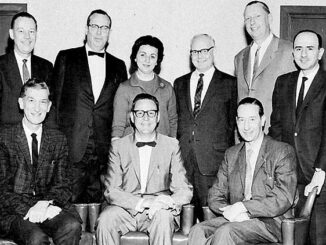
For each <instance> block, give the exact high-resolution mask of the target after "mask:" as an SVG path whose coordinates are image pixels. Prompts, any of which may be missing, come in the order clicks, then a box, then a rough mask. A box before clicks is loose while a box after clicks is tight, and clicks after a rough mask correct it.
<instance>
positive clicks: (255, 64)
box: [251, 46, 260, 80]
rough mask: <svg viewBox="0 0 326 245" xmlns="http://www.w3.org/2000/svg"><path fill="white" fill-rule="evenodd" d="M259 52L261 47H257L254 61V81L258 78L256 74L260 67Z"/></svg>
mask: <svg viewBox="0 0 326 245" xmlns="http://www.w3.org/2000/svg"><path fill="white" fill-rule="evenodd" d="M259 50H260V47H259V46H258V47H257V50H256V53H255V60H254V68H253V72H252V79H251V80H253V79H254V77H255V76H256V73H257V71H258V67H259Z"/></svg>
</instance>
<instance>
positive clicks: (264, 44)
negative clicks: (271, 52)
mask: <svg viewBox="0 0 326 245" xmlns="http://www.w3.org/2000/svg"><path fill="white" fill-rule="evenodd" d="M272 39H273V34H272V33H271V32H270V33H269V35H268V37H267V38H266V39H265V40H264V41H263V42H262V43H261V45H260V48H261V49H262V50H265V49H267V47H268V45H269V44H270V43H271V41H272ZM252 48H253V49H254V50H256V49H257V48H258V44H257V43H256V42H255V41H253V43H252Z"/></svg>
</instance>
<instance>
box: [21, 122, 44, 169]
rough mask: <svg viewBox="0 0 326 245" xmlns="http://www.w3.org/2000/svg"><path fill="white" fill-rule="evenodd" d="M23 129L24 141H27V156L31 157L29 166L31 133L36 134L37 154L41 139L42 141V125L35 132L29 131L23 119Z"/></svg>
mask: <svg viewBox="0 0 326 245" xmlns="http://www.w3.org/2000/svg"><path fill="white" fill-rule="evenodd" d="M23 129H24V132H25V135H26V139H27V143H28V149H29V154H30V156H31V164H32V163H33V162H32V140H33V138H32V136H31V135H32V133H34V134H36V139H37V150H38V152H40V146H41V139H42V125H41V127H40V128H39V129H38V130H36V131H35V132H33V131H31V130H30V129H29V128H28V127H27V126H26V125H25V122H24V119H23Z"/></svg>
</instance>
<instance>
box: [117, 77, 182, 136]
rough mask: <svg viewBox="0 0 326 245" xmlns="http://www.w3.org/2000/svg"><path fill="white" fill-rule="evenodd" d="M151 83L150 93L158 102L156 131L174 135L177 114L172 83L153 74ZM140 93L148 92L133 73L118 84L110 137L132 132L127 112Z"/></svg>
mask: <svg viewBox="0 0 326 245" xmlns="http://www.w3.org/2000/svg"><path fill="white" fill-rule="evenodd" d="M151 83H153V87H154V89H155V90H154V93H153V94H152V95H153V96H155V97H156V98H157V100H158V102H159V111H160V123H159V125H158V127H157V131H158V132H159V133H161V134H164V135H167V136H170V137H176V135H177V123H178V115H177V105H176V101H175V94H174V90H173V88H172V85H171V84H170V83H169V82H167V81H165V80H164V79H162V78H161V77H159V76H158V75H155V78H154V80H153V81H151ZM140 93H148V92H146V91H145V89H144V88H143V87H142V86H141V85H140V83H139V80H138V78H137V75H136V74H135V73H134V74H132V75H131V77H130V78H129V79H128V80H127V81H125V82H123V83H121V84H120V86H119V88H118V90H117V92H116V94H115V97H114V104H113V108H114V113H113V122H112V137H123V136H126V135H128V134H130V133H132V132H133V128H132V126H131V124H130V118H129V114H130V111H131V106H132V101H133V100H134V98H135V97H136V95H137V94H140Z"/></svg>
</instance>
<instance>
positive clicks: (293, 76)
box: [288, 71, 299, 122]
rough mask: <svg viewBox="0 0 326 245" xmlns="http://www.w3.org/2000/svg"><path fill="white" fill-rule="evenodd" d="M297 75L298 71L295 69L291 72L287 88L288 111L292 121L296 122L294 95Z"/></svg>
mask: <svg viewBox="0 0 326 245" xmlns="http://www.w3.org/2000/svg"><path fill="white" fill-rule="evenodd" d="M298 76H299V71H296V72H294V73H292V74H291V77H290V81H289V86H288V88H289V90H288V96H289V103H290V105H289V108H290V110H289V113H291V118H292V122H296V120H297V118H296V113H295V112H296V108H297V106H296V104H297V103H296V96H297V83H298Z"/></svg>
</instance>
